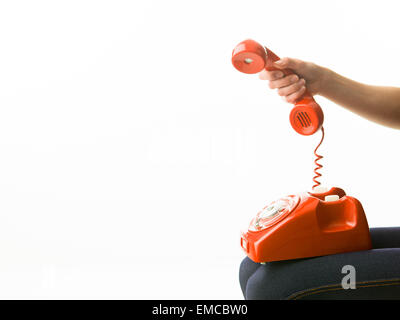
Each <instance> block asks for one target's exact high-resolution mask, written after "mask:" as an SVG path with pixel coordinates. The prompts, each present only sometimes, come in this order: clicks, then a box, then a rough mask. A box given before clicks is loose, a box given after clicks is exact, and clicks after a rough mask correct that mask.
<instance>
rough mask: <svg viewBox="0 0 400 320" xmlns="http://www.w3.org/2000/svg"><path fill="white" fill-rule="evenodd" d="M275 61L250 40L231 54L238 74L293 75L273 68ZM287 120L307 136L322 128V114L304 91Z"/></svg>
mask: <svg viewBox="0 0 400 320" xmlns="http://www.w3.org/2000/svg"><path fill="white" fill-rule="evenodd" d="M277 60H279V57H278V56H277V55H276V54H275V53H273V52H272V51H271V50H269V49H268V48H266V47H263V46H262V45H261V44H259V43H258V42H256V41H254V40H251V39H248V40H244V41H242V42H240V43H239V44H238V45H237V46H236V47H235V49H233V52H232V64H233V66H234V67H235V68H236V69H237V70H239V71H240V72H243V73H248V74H253V73H258V72H261V71H262V70H263V69H265V70H268V71H273V70H280V71H283V73H284V74H285V75H290V74H294V72H293V71H292V70H290V69H284V70H281V69H278V68H276V67H274V66H273V63H274V62H275V61H277ZM289 120H290V124H291V125H292V127H293V129H294V130H295V131H296V132H297V133H299V134H302V135H306V136H308V135H312V134H314V133H315V132H317V131H318V129H320V128H321V127H322V124H323V122H324V113H323V112H322V109H321V107H320V106H319V104H318V103H317V102H316V101H315V100H314V98H313V97H312V95H311V94H310V93H309V92H308V91H307V90H306V92H305V93H304V94H303V96H302V97H301V98H300V99H299V100H298V101H296V103H295V104H294V108H293V109H292V111H291V112H290V115H289Z"/></svg>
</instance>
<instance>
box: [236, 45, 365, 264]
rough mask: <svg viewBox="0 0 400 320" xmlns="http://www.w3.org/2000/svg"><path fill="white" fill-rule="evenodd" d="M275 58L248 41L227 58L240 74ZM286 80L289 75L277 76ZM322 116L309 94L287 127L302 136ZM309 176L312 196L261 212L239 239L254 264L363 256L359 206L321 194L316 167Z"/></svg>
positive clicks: (336, 193)
mask: <svg viewBox="0 0 400 320" xmlns="http://www.w3.org/2000/svg"><path fill="white" fill-rule="evenodd" d="M276 60H279V58H278V57H277V56H276V55H275V54H274V53H273V52H272V51H271V50H269V49H267V48H265V47H263V46H262V45H260V44H259V43H257V42H255V41H254V40H245V41H242V42H240V43H239V44H238V45H237V46H236V47H235V49H234V50H233V53H232V63H233V65H234V67H235V68H236V69H238V70H239V71H241V72H244V73H257V72H260V71H262V69H264V68H265V69H266V70H277V69H276V68H275V67H274V66H273V62H274V61H276ZM283 72H284V73H285V74H286V75H288V74H291V73H293V72H292V71H291V70H287V69H286V70H283ZM323 121H324V114H323V112H322V109H321V107H320V106H319V105H318V104H317V103H316V102H315V100H314V98H313V97H312V96H311V95H310V93H309V92H307V91H306V92H305V94H304V95H303V97H302V98H301V99H300V100H299V101H297V102H296V103H295V106H294V108H293V109H292V111H291V112H290V123H291V125H292V127H293V128H294V130H295V131H296V132H298V133H300V134H302V135H311V134H313V133H315V132H316V131H318V129H321V131H322V139H321V142H322V140H323V138H324V130H323V127H322V124H323ZM321 142H320V143H319V145H318V146H317V148H316V149H315V151H314V154H315V155H316V157H317V160H316V161H315V164H316V165H317V168H316V169H315V170H314V171H315V174H316V176H315V177H314V179H313V180H314V182H315V185H314V186H313V192H312V193H311V192H307V193H303V194H300V195H290V196H287V197H284V198H282V199H279V200H277V201H275V202H272V203H271V204H270V205H268V206H266V207H265V208H264V209H262V210H261V211H260V212H258V213H257V215H256V217H255V218H254V219H253V220H252V221H251V223H250V226H249V229H248V231H247V232H243V233H242V236H241V246H242V248H243V249H244V251H245V252H246V254H247V255H248V256H249V258H250V259H252V260H253V261H254V262H260V263H265V262H270V261H279V260H290V259H298V258H307V257H315V256H323V255H329V254H335V253H341V252H349V251H359V250H369V249H371V238H370V233H369V227H368V222H367V218H366V216H365V213H364V210H363V208H362V205H361V203H360V202H359V201H358V200H357V199H355V198H353V197H350V196H347V195H346V194H345V192H344V191H343V190H342V189H340V188H336V187H334V188H331V189H330V190H322V188H321V187H320V186H319V184H320V183H319V182H318V181H317V180H316V179H317V178H318V177H319V176H321V174H319V173H318V172H317V170H318V169H320V168H321V167H322V166H321V165H320V164H319V163H318V162H317V161H318V160H319V159H321V158H322V156H320V155H318V154H317V153H316V151H317V149H318V147H319V146H320V144H321Z"/></svg>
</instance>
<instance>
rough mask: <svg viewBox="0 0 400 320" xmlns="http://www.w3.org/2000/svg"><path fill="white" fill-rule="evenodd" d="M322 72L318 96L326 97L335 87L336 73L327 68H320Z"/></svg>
mask: <svg viewBox="0 0 400 320" xmlns="http://www.w3.org/2000/svg"><path fill="white" fill-rule="evenodd" d="M318 67H319V68H320V70H319V71H320V72H319V79H320V81H319V86H318V89H317V94H319V95H321V96H326V95H329V92H330V88H331V87H332V86H333V83H334V82H335V72H333V71H332V70H330V69H328V68H325V67H320V66H318Z"/></svg>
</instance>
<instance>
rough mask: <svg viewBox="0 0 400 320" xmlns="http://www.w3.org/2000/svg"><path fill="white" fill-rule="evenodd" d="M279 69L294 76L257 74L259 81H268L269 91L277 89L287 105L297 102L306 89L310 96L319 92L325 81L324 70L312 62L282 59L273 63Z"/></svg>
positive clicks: (264, 72)
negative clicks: (288, 70)
mask: <svg viewBox="0 0 400 320" xmlns="http://www.w3.org/2000/svg"><path fill="white" fill-rule="evenodd" d="M274 67H276V68H279V69H282V70H283V69H291V70H292V71H293V72H294V73H295V74H291V75H285V74H284V73H283V72H282V71H280V70H275V71H267V70H263V71H261V72H260V73H259V78H260V79H261V80H268V81H269V87H270V88H271V89H277V92H278V94H279V95H280V96H282V98H283V99H284V100H285V101H286V102H289V103H295V102H296V101H297V100H299V99H300V98H301V97H302V96H303V94H304V92H305V91H306V88H307V90H308V92H309V93H310V94H312V95H315V94H318V93H319V92H320V91H321V88H322V86H323V82H324V80H325V68H322V67H320V66H318V65H316V64H314V63H312V62H305V61H302V60H299V59H293V58H282V59H281V60H278V61H276V62H275V63H274Z"/></svg>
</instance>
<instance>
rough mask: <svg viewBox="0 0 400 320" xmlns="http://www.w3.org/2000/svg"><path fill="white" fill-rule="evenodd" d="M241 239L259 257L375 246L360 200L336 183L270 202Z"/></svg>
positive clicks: (260, 259) (281, 257) (320, 253)
mask: <svg viewBox="0 0 400 320" xmlns="http://www.w3.org/2000/svg"><path fill="white" fill-rule="evenodd" d="M240 242H241V246H242V248H243V250H244V251H245V252H246V254H247V255H248V257H249V258H250V259H251V260H253V261H254V262H258V263H265V262H272V261H281V260H291V259H298V258H308V257H316V256H325V255H331V254H336V253H343V252H350V251H361V250H369V249H371V237H370V233H369V227H368V222H367V218H366V216H365V213H364V210H363V207H362V205H361V203H360V201H358V200H357V199H356V198H353V197H351V196H348V195H346V193H345V192H344V190H342V189H340V188H336V187H333V188H331V189H330V190H328V191H327V190H316V189H314V190H313V192H312V193H311V192H304V193H302V194H299V195H289V196H287V197H283V198H281V199H279V200H276V201H274V202H272V203H270V204H269V205H267V206H266V207H264V208H263V209H262V210H261V211H260V212H258V213H257V215H256V216H255V217H254V218H253V219H252V220H251V222H250V225H249V228H248V230H247V231H246V232H242V235H241V241H240Z"/></svg>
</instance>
